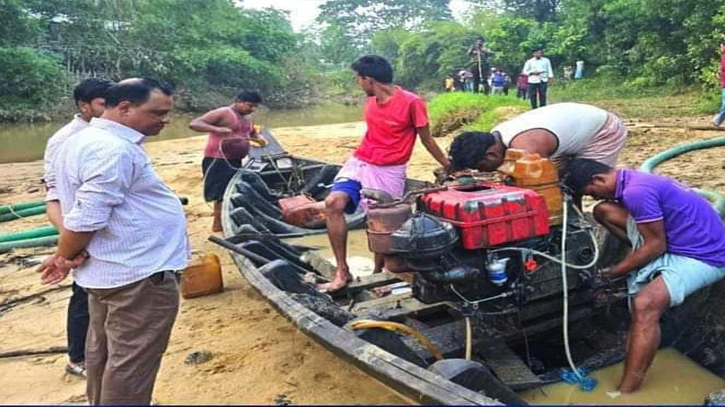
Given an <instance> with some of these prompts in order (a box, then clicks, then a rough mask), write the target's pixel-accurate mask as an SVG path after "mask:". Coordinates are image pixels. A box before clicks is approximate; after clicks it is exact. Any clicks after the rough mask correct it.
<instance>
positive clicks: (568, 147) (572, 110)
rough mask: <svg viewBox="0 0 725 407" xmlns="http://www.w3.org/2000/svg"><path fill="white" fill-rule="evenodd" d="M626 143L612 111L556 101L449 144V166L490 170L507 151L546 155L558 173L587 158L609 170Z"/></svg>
mask: <svg viewBox="0 0 725 407" xmlns="http://www.w3.org/2000/svg"><path fill="white" fill-rule="evenodd" d="M626 141H627V128H626V127H625V126H624V123H622V120H621V119H620V118H619V117H617V116H616V115H614V114H613V113H610V112H607V111H606V110H602V109H600V108H598V107H596V106H591V105H586V104H582V103H557V104H553V105H549V106H545V107H541V108H539V109H535V110H531V111H528V112H526V113H524V114H521V115H519V116H516V117H514V118H513V119H511V120H508V121H505V122H503V123H501V124H499V125H497V126H496V127H494V128H493V130H491V132H490V133H486V132H466V133H463V134H461V135H459V136H457V137H456V138H455V140H453V143H452V144H451V148H450V158H451V167H452V169H454V170H462V169H466V168H470V169H477V170H479V171H487V172H490V171H494V170H495V169H496V168H498V167H499V166H500V165H501V164H502V163H503V160H504V157H505V156H506V150H507V149H508V148H516V149H521V150H526V151H528V152H530V153H538V154H539V155H540V156H542V157H545V158H546V157H548V158H550V159H551V161H552V162H554V164H555V165H556V166H557V167H558V168H559V170H563V169H564V168H565V167H566V164H567V162H568V161H569V160H571V159H574V158H588V159H591V160H595V161H598V162H601V163H603V164H606V165H609V166H613V165H614V164H615V163H616V162H617V158H618V157H619V153H620V152H621V151H622V149H623V148H624V144H625V142H626Z"/></svg>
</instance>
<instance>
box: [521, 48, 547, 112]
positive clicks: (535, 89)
mask: <svg viewBox="0 0 725 407" xmlns="http://www.w3.org/2000/svg"><path fill="white" fill-rule="evenodd" d="M523 73H524V75H526V76H528V78H529V97H530V98H531V108H532V109H536V108H537V107H540V106H546V87H547V84H548V82H549V80H550V79H553V78H554V71H553V70H552V69H551V61H549V58H546V57H544V50H543V49H542V48H541V47H539V48H536V49H535V50H534V56H533V58H531V59H529V60H528V61H526V63H525V64H524V69H523Z"/></svg>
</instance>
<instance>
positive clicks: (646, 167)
mask: <svg viewBox="0 0 725 407" xmlns="http://www.w3.org/2000/svg"><path fill="white" fill-rule="evenodd" d="M713 147H725V137H716V138H712V139H708V140H700V141H693V142H692V143H687V144H683V145H681V146H677V147H674V148H671V149H669V150H665V151H663V152H661V153H658V154H655V155H654V156H652V157H650V158H648V159H647V160H646V161H645V162H644V163H643V164H642V166H641V167H639V169H640V170H642V171H645V172H653V171H654V169H655V168H656V167H657V166H658V165H660V164H662V163H663V162H665V161H667V160H671V159H673V158H675V157H677V156H679V155H682V154H684V153H687V152H689V151H694V150H703V149H706V148H713ZM695 191H697V193H699V194H700V195H702V196H703V197H705V198H706V199H709V200H710V201H714V202H713V206H714V207H715V209H716V210H717V212H718V213H719V214H720V217H721V218H725V195H723V194H721V193H719V192H717V191H707V190H702V189H696V190H695Z"/></svg>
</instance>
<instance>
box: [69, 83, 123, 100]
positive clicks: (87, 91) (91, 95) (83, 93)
mask: <svg viewBox="0 0 725 407" xmlns="http://www.w3.org/2000/svg"><path fill="white" fill-rule="evenodd" d="M111 86H113V82H111V81H109V80H108V79H102V78H88V79H84V80H82V81H81V82H80V83H79V84H78V85H76V87H75V88H74V89H73V99H74V100H75V102H76V104H78V103H80V102H86V103H90V102H91V101H92V100H93V99H98V98H105V97H106V92H107V91H108V89H109V88H110V87H111Z"/></svg>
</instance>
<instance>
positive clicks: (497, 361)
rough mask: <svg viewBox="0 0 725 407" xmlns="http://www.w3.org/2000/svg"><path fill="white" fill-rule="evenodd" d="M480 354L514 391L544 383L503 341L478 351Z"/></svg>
mask: <svg viewBox="0 0 725 407" xmlns="http://www.w3.org/2000/svg"><path fill="white" fill-rule="evenodd" d="M478 355H479V356H480V357H481V358H483V360H484V361H486V364H487V365H488V366H489V367H490V368H491V370H493V372H494V373H496V376H498V378H499V379H501V381H502V382H503V383H504V384H505V385H507V386H509V387H510V388H511V389H512V390H514V391H520V390H526V389H531V388H535V387H539V386H541V385H542V384H543V383H542V381H541V379H539V377H538V376H536V375H535V374H534V372H532V371H531V369H529V367H528V366H526V364H525V363H524V361H523V360H521V358H520V357H519V356H518V355H517V354H516V353H514V351H513V350H511V348H509V347H508V346H507V345H506V344H505V343H503V342H500V343H498V344H496V345H492V346H488V347H486V348H485V350H483V351H480V352H478Z"/></svg>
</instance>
